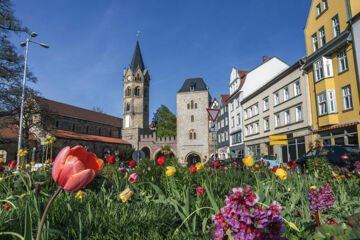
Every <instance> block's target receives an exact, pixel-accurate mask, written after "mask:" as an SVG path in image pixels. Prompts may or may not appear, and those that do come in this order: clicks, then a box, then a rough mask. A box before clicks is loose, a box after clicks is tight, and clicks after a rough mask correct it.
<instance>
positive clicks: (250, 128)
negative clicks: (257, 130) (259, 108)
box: [249, 124, 253, 135]
mask: <svg viewBox="0 0 360 240" xmlns="http://www.w3.org/2000/svg"><path fill="white" fill-rule="evenodd" d="M251 134H253V125H252V124H250V126H249V135H251Z"/></svg>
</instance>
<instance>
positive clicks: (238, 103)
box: [236, 98, 240, 108]
mask: <svg viewBox="0 0 360 240" xmlns="http://www.w3.org/2000/svg"><path fill="white" fill-rule="evenodd" d="M236 102H237V106H236V108H239V107H240V98H238V99H237V100H236Z"/></svg>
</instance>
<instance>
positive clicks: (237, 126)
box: [228, 57, 289, 157]
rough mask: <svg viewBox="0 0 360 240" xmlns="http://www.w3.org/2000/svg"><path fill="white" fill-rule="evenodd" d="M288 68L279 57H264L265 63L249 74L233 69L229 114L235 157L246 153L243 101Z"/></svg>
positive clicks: (232, 151)
mask: <svg viewBox="0 0 360 240" xmlns="http://www.w3.org/2000/svg"><path fill="white" fill-rule="evenodd" d="M287 68H289V65H288V64H286V63H285V62H283V61H281V60H280V59H279V58H277V57H272V58H270V59H268V58H267V57H263V63H262V64H261V65H259V66H257V67H256V68H254V69H253V70H251V71H249V72H247V71H240V70H237V69H236V68H235V67H234V68H233V69H232V71H231V74H230V85H229V88H230V97H229V98H228V105H229V111H228V112H229V132H230V151H231V154H232V155H233V156H236V157H243V156H244V153H245V151H244V150H245V149H244V131H243V118H244V116H242V112H243V110H242V106H241V101H242V100H243V99H244V98H245V97H247V96H249V95H250V94H252V93H253V92H255V91H256V90H257V89H258V88H260V87H262V86H264V85H265V84H266V83H267V82H269V81H270V80H271V79H273V78H274V77H275V76H277V75H278V74H280V73H281V72H282V71H284V70H285V69H287Z"/></svg>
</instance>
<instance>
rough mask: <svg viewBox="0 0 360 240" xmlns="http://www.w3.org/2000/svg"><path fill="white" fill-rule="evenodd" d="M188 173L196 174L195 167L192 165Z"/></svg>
mask: <svg viewBox="0 0 360 240" xmlns="http://www.w3.org/2000/svg"><path fill="white" fill-rule="evenodd" d="M190 172H191V173H196V167H195V166H194V165H192V166H191V167H190Z"/></svg>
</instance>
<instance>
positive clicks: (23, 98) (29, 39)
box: [17, 32, 49, 163]
mask: <svg viewBox="0 0 360 240" xmlns="http://www.w3.org/2000/svg"><path fill="white" fill-rule="evenodd" d="M36 36H37V33H36V32H32V33H31V34H30V37H29V38H28V39H26V42H23V43H21V44H20V46H22V47H25V46H26V50H25V63H24V78H23V84H22V94H21V109H20V120H19V139H18V149H17V150H18V152H19V150H20V149H21V140H22V122H23V115H24V100H25V85H26V68H27V59H28V50H29V42H32V43H36V44H38V45H40V46H42V47H44V48H49V45H47V44H45V43H38V42H34V41H31V38H34V37H36ZM17 162H18V163H19V162H20V156H17Z"/></svg>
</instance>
